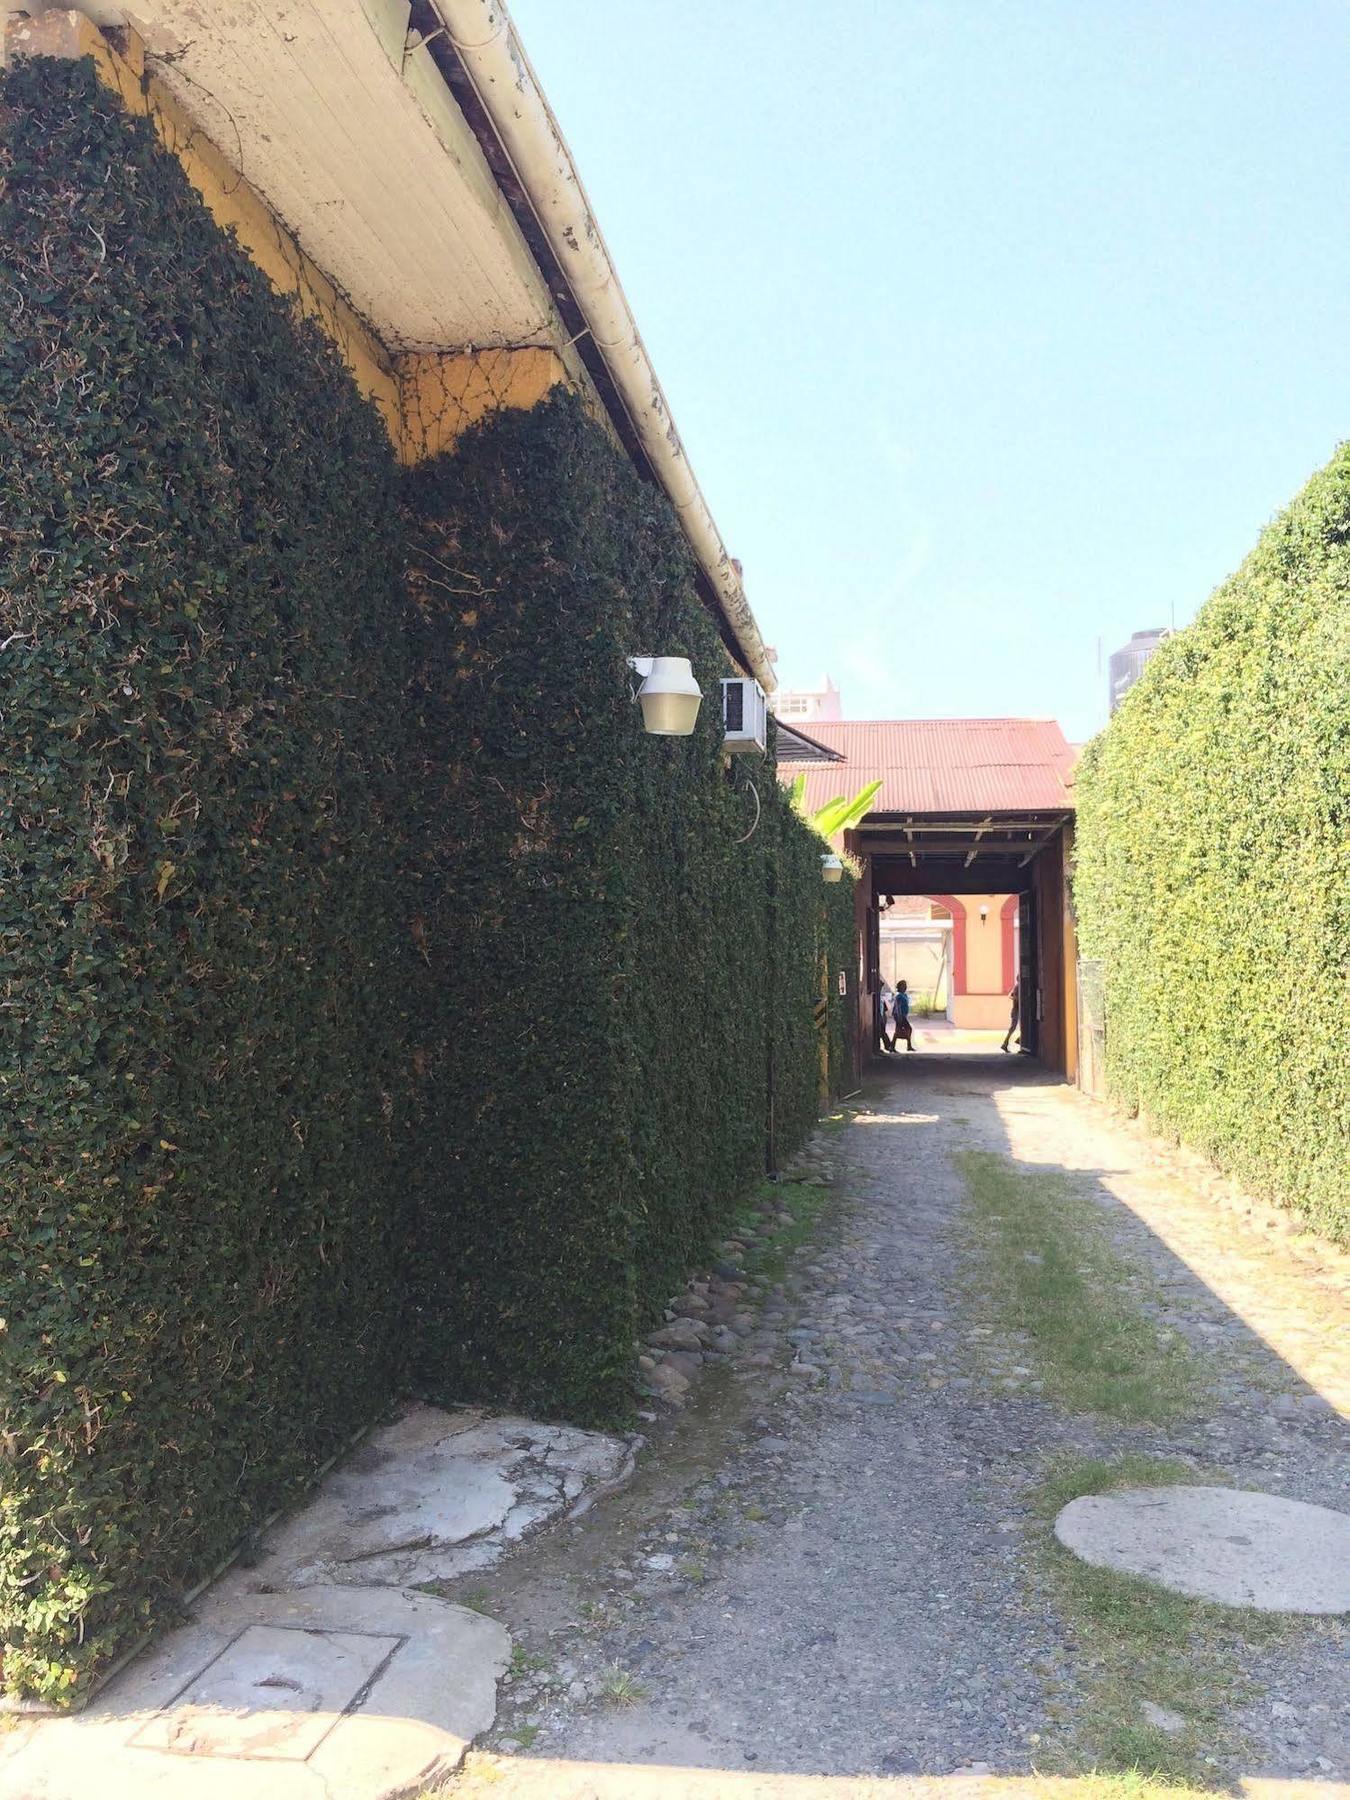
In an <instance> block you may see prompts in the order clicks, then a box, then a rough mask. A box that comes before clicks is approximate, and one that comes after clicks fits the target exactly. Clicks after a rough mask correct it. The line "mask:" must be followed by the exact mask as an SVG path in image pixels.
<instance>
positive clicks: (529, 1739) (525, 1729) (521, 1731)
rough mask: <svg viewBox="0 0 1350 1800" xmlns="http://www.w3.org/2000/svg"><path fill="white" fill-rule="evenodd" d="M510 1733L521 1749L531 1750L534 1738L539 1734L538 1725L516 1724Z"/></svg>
mask: <svg viewBox="0 0 1350 1800" xmlns="http://www.w3.org/2000/svg"><path fill="white" fill-rule="evenodd" d="M511 1735H512V1737H513V1738H514V1739H515V1740H516V1742H517V1743H518V1744H519V1745H520V1747H521V1749H522V1750H533V1749H534V1746H535V1740H536V1739H537V1738H538V1736H539V1727H538V1726H537V1725H517V1726H516V1728H515V1730H514V1731H513V1732H512V1733H511Z"/></svg>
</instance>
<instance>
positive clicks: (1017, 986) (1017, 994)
mask: <svg viewBox="0 0 1350 1800" xmlns="http://www.w3.org/2000/svg"><path fill="white" fill-rule="evenodd" d="M1021 991H1022V984H1021V982H1020V981H1014V983H1013V987H1012V993H1011V994H1009V995H1008V998H1009V1000H1011V1002H1012V1017H1011V1018H1010V1019H1009V1020H1008V1034H1007V1037H1005V1038H1004V1040H1003V1042H1002V1044H1000V1045H999V1048H1000V1049H1001V1050H1002V1051H1003V1054H1004V1055H1005V1056H1007V1055H1010V1054H1011V1052H1010V1051H1009V1049H1008V1040H1009V1038H1011V1037H1012V1034H1013V1033H1014V1031H1016V1030H1017V1024H1018V1020H1019V1019H1020V1018H1021V1016H1022V997H1021ZM1017 1041H1018V1043H1019V1044H1020V1043H1021V1041H1022V1040H1021V1034H1020V1033H1019V1034H1018V1040H1017Z"/></svg>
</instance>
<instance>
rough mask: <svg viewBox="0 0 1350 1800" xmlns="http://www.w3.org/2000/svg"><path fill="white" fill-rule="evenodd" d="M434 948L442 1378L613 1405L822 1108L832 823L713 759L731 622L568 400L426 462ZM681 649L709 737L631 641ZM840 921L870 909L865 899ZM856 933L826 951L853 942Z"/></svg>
mask: <svg viewBox="0 0 1350 1800" xmlns="http://www.w3.org/2000/svg"><path fill="white" fill-rule="evenodd" d="M409 508H410V513H411V515H412V520H413V524H412V527H411V531H410V541H411V543H412V555H411V576H410V578H411V583H412V587H413V591H414V594H415V596H416V600H417V617H418V620H419V647H418V655H417V670H418V675H417V683H418V695H419V701H418V719H419V727H420V729H419V742H420V743H421V745H422V755H423V758H424V761H423V776H424V782H423V787H422V792H423V794H424V796H425V812H424V816H423V818H422V820H421V822H420V824H419V827H418V830H417V832H416V833H415V839H416V842H417V844H418V848H419V854H420V857H421V859H422V860H421V863H420V867H419V873H418V877H417V883H418V893H419V896H420V897H419V900H418V905H419V907H420V908H421V911H422V915H423V917H424V920H425V925H424V931H423V935H424V941H425V944H426V954H427V957H428V960H429V965H430V968H431V972H432V981H431V983H430V988H429V993H430V996H431V1004H432V1007H433V1010H434V1015H435V1017H434V1020H433V1021H432V1022H431V1024H430V1025H429V1031H428V1036H429V1041H431V1042H432V1043H433V1045H434V1048H433V1058H434V1060H433V1062H432V1064H431V1066H430V1068H429V1070H428V1089H429V1092H430V1093H431V1094H432V1095H434V1104H435V1105H436V1106H437V1107H438V1108H442V1109H444V1114H445V1121H446V1123H445V1130H444V1134H443V1135H444V1138H445V1141H446V1142H447V1144H450V1143H452V1144H453V1147H452V1148H451V1149H450V1151H449V1163H448V1166H447V1167H446V1168H445V1169H444V1170H441V1171H438V1172H437V1175H436V1191H435V1193H434V1194H433V1195H432V1197H431V1199H430V1203H429V1204H428V1206H427V1207H426V1209H425V1212H424V1217H425V1220H426V1224H427V1238H426V1243H425V1248H424V1252H423V1255H422V1257H421V1258H420V1266H421V1269H422V1272H423V1275H424V1278H425V1280H424V1287H423V1297H424V1308H425V1312H424V1330H423V1333H422V1340H421V1347H422V1355H423V1363H422V1365H421V1366H422V1369H423V1380H424V1382H425V1384H426V1386H427V1388H428V1390H429V1391H433V1392H435V1393H437V1394H439V1395H441V1396H442V1397H445V1398H449V1397H451V1396H460V1397H463V1396H466V1395H467V1396H470V1397H483V1396H498V1397H499V1396H501V1395H502V1394H503V1393H505V1394H506V1395H508V1396H509V1397H510V1399H511V1400H512V1401H513V1403H516V1404H519V1405H522V1406H535V1407H544V1408H547V1407H549V1406H550V1405H552V1406H555V1407H556V1406H557V1404H558V1403H559V1399H560V1397H561V1398H562V1399H564V1400H565V1403H566V1406H567V1409H568V1411H569V1414H570V1416H572V1417H576V1418H582V1419H603V1418H607V1417H613V1416H614V1412H615V1409H616V1407H618V1406H619V1405H620V1404H621V1402H622V1397H623V1395H624V1392H625V1390H626V1385H627V1383H628V1381H629V1379H630V1374H629V1371H630V1369H631V1364H632V1355H633V1340H634V1338H635V1336H636V1334H637V1332H638V1330H639V1328H640V1327H641V1325H642V1324H643V1323H644V1322H646V1321H648V1320H649V1319H650V1318H652V1317H653V1316H654V1315H655V1313H656V1312H657V1309H659V1307H660V1306H661V1305H662V1304H663V1303H664V1301H665V1300H666V1299H667V1298H668V1296H669V1295H670V1293H671V1292H672V1291H673V1290H674V1289H675V1287H676V1286H677V1285H678V1284H679V1281H680V1279H681V1277H682V1273H683V1271H684V1270H686V1269H687V1268H688V1266H689V1264H690V1262H691V1261H692V1260H693V1258H694V1257H696V1256H697V1255H698V1254H699V1253H700V1251H701V1250H703V1249H704V1248H705V1247H706V1245H707V1243H708V1241H709V1239H710V1237H711V1236H712V1234H713V1233H714V1231H715V1229H716V1227H717V1224H718V1221H719V1219H720V1218H721V1217H722V1216H723V1214H724V1212H725V1210H726V1208H727V1206H728V1205H729V1203H730V1202H731V1201H732V1200H733V1199H734V1198H735V1196H736V1195H737V1194H739V1193H741V1192H743V1191H744V1189H745V1188H746V1187H747V1186H748V1185H749V1184H750V1183H751V1182H753V1181H754V1180H756V1179H757V1178H758V1177H759V1176H760V1175H762V1173H763V1170H764V1165H765V1149H766V1134H767V1131H768V1126H769V1120H768V1109H769V1105H770V1098H771V1096H770V1094H769V1091H768V1086H767V1070H768V1067H769V1059H770V1054H771V1052H772V1053H773V1066H774V1069H775V1071H776V1080H775V1084H774V1093H773V1095H772V1100H773V1104H774V1107H775V1120H774V1124H775V1128H776V1135H777V1139H778V1148H779V1150H780V1152H781V1151H786V1150H790V1149H791V1148H793V1147H794V1146H795V1145H796V1144H798V1143H800V1141H801V1139H802V1137H803V1135H804V1134H805V1132H806V1131H807V1130H808V1129H809V1127H810V1125H811V1124H812V1123H813V1122H814V1119H815V1117H816V1099H817V1094H816V1084H817V1076H816V1066H817V1065H816V1033H815V1027H814V1025H813V1023H812V1007H813V1004H814V1002H815V1000H816V999H818V998H819V993H820V970H819V957H820V955H821V954H822V953H823V952H824V950H825V938H826V932H827V915H826V912H825V906H824V897H825V894H826V892H827V890H826V887H825V884H824V883H823V882H822V880H821V872H820V854H821V850H822V848H823V846H822V845H821V843H820V842H819V841H818V840H817V839H816V838H815V837H814V836H813V835H812V834H811V833H809V832H808V831H807V830H806V829H805V827H803V826H802V824H801V823H800V821H799V820H798V819H797V818H796V816H795V815H794V814H793V813H792V810H791V808H790V806H789V804H788V802H787V800H786V798H785V796H784V795H783V793H782V791H781V789H780V786H779V783H778V781H777V779H776V777H775V774H774V770H773V766H772V761H771V760H767V761H766V760H762V759H753V760H751V759H744V760H742V761H741V762H739V763H737V764H735V765H734V766H733V768H732V769H731V770H730V771H724V769H723V755H722V725H721V688H720V682H721V678H722V676H723V675H724V674H726V673H728V666H727V660H726V656H725V652H724V651H723V649H722V646H721V642H720V640H719V638H718V636H717V633H716V631H715V629H714V626H713V624H712V621H711V619H710V617H709V615H708V613H707V611H706V610H705V608H704V607H703V606H702V605H701V604H700V603H699V601H698V598H697V595H696V593H695V589H694V571H693V566H692V563H691V560H690V556H689V552H688V550H687V548H686V547H685V543H684V540H683V537H682V535H681V533H680V531H679V528H678V526H677V524H676V522H675V520H674V518H673V516H672V514H671V512H670V509H669V507H668V506H667V504H666V503H665V501H664V499H663V498H662V497H661V496H660V495H659V494H657V493H656V492H655V491H654V490H653V489H652V488H651V487H649V486H648V485H646V484H645V483H643V482H642V481H640V480H639V479H638V477H637V476H636V475H635V474H634V472H633V470H632V469H631V467H630V465H629V464H628V462H627V460H626V459H625V458H624V457H623V456H622V455H621V454H620V453H619V452H618V451H617V450H616V449H615V448H614V446H613V445H612V444H611V443H610V441H609V439H608V438H607V436H606V435H605V433H604V432H603V431H602V430H601V429H600V427H599V426H597V425H596V424H594V423H593V422H592V421H591V420H590V419H588V418H587V416H586V414H585V412H584V410H583V408H582V407H581V405H580V404H579V402H578V401H577V400H576V399H575V398H574V397H573V396H571V395H567V394H564V393H561V392H559V393H558V394H556V395H555V396H554V397H553V398H551V399H550V400H548V401H547V402H545V404H543V405H542V406H539V407H537V408H535V409H534V410H533V411H532V412H529V413H519V412H516V413H503V414H500V415H498V416H497V417H496V418H495V419H493V420H490V421H489V422H487V423H486V424H485V425H483V426H481V427H479V428H477V429H476V430H475V431H473V432H472V433H470V434H469V435H468V436H467V437H465V438H464V439H463V440H461V442H460V444H459V445H458V447H457V448H456V450H455V451H454V452H453V453H451V454H449V455H446V456H444V457H441V458H438V459H436V460H435V461H433V462H431V463H428V464H426V465H424V466H423V467H422V468H421V469H420V470H418V471H417V472H416V473H415V474H413V475H412V476H411V478H410V482H409ZM655 652H659V653H660V654H663V655H686V656H689V657H690V658H691V659H692V661H693V664H694V668H695V673H696V675H697V677H698V679H699V682H700V685H701V686H702V688H703V690H704V694H705V700H704V703H703V706H702V709H701V711H700V714H699V721H698V726H697V729H696V731H695V733H694V735H693V736H692V737H689V738H655V737H648V736H646V735H644V733H643V730H642V718H641V712H640V709H639V708H638V707H637V706H636V705H635V704H634V701H633V697H632V694H633V687H634V678H633V677H632V676H631V674H630V672H629V669H628V665H627V658H628V657H629V656H630V655H641V654H652V653H655ZM850 927H851V920H850ZM838 954H839V953H838V951H837V949H836V951H835V952H834V955H835V957H836V959H837V957H838Z"/></svg>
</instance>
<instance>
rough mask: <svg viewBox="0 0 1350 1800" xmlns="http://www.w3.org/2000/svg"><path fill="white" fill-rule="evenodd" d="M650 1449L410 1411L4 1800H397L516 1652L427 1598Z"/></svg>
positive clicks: (485, 1720) (38, 1741) (31, 1763)
mask: <svg viewBox="0 0 1350 1800" xmlns="http://www.w3.org/2000/svg"><path fill="white" fill-rule="evenodd" d="M635 1447H636V1446H635V1445H634V1444H632V1443H624V1442H621V1441H619V1440H617V1439H614V1438H609V1437H604V1436H601V1435H600V1434H598V1433H595V1432H585V1431H577V1430H573V1429H571V1428H569V1427H566V1426H556V1425H537V1424H533V1423H531V1422H530V1421H528V1420H524V1419H510V1418H491V1417H485V1416H484V1415H482V1414H480V1413H478V1412H474V1411H469V1410H465V1411H461V1412H457V1413H446V1412H442V1411H440V1410H438V1409H437V1408H435V1407H430V1406H411V1407H409V1408H407V1409H406V1410H405V1411H404V1412H403V1414H402V1415H401V1416H400V1417H399V1418H398V1419H396V1420H395V1421H394V1422H393V1423H392V1424H390V1425H387V1426H385V1427H383V1428H382V1429H380V1430H378V1431H375V1432H373V1433H372V1434H371V1435H370V1437H369V1438H368V1439H367V1440H366V1441H365V1442H364V1443H363V1444H361V1445H360V1447H359V1448H358V1449H357V1450H355V1451H354V1453H353V1454H352V1455H350V1456H349V1457H347V1458H346V1460H345V1461H344V1462H342V1463H341V1464H340V1465H339V1466H338V1467H337V1468H336V1469H334V1470H333V1472H332V1473H331V1474H330V1475H329V1476H328V1477H327V1479H326V1480H325V1481H324V1482H323V1483H322V1484H321V1486H320V1488H319V1490H318V1492H317V1494H316V1495H315V1496H314V1497H313V1498H312V1500H311V1501H310V1502H309V1504H308V1505H306V1506H304V1507H303V1508H301V1509H300V1510H299V1511H297V1512H296V1513H295V1514H293V1515H292V1516H291V1517H289V1518H287V1519H285V1520H283V1521H282V1522H281V1523H280V1524H279V1525H278V1526H277V1527H276V1528H275V1529H274V1530H272V1531H271V1532H270V1533H268V1534H267V1536H266V1537H265V1538H264V1540H263V1542H262V1544H261V1546H260V1549H259V1552H258V1554H257V1555H256V1557H255V1558H254V1559H253V1562H252V1564H251V1566H248V1567H245V1566H242V1565H237V1566H236V1567H234V1568H232V1569H231V1570H230V1571H229V1572H228V1573H227V1574H226V1575H225V1576H224V1577H223V1578H222V1579H221V1580H220V1581H218V1582H216V1583H215V1584H214V1585H213V1586H212V1587H210V1588H209V1589H208V1590H207V1591H206V1592H205V1593H204V1594H203V1595H202V1596H201V1597H200V1598H199V1599H198V1600H197V1601H196V1602H195V1604H194V1605H193V1606H192V1607H191V1609H190V1616H189V1619H188V1622H187V1623H186V1624H184V1625H183V1626H181V1627H180V1628H179V1629H177V1630H173V1631H169V1632H166V1633H165V1634H164V1635H163V1636H162V1637H161V1638H160V1639H159V1640H158V1641H157V1642H156V1643H155V1644H154V1645H152V1646H151V1647H150V1649H149V1650H147V1651H146V1652H145V1653H143V1654H142V1655H140V1656H139V1657H136V1658H135V1659H133V1660H132V1661H131V1662H130V1663H129V1664H128V1665H127V1667H126V1668H124V1669H123V1670H122V1671H121V1673H120V1674H118V1675H116V1676H115V1677H114V1678H113V1680H112V1681H110V1682H109V1683H108V1685H107V1686H106V1687H105V1688H104V1689H103V1690H102V1691H101V1692H100V1693H98V1694H97V1695H96V1696H95V1697H94V1700H93V1701H92V1703H91V1704H90V1705H89V1706H88V1707H87V1708H86V1709H85V1711H83V1712H82V1713H79V1714H77V1715H75V1716H73V1717H58V1718H48V1719H34V1718H29V1719H24V1720H21V1721H16V1722H15V1723H14V1724H13V1725H12V1727H11V1729H10V1730H9V1731H7V1732H6V1733H5V1734H4V1735H3V1736H0V1796H2V1797H3V1800H161V1797H162V1800H311V1797H312V1800H384V1797H385V1796H393V1795H399V1796H402V1795H404V1794H407V1793H409V1792H410V1791H412V1790H413V1789H415V1788H418V1787H421V1786H422V1785H423V1784H424V1783H428V1782H433V1781H436V1780H439V1779H440V1778H441V1777H443V1776H444V1775H446V1774H447V1773H448V1772H449V1771H451V1770H452V1769H454V1768H456V1767H458V1765H459V1762H460V1760H461V1759H462V1757H463V1754H464V1751H465V1748H466V1747H467V1745H468V1744H469V1742H470V1741H471V1740H472V1739H473V1738H474V1737H476V1736H477V1735H478V1734H479V1733H481V1732H483V1731H485V1730H486V1729H487V1728H488V1726H490V1725H491V1723H492V1719H493V1715H494V1712H495V1709H496V1689H497V1682H498V1679H499V1678H500V1676H501V1675H502V1673H503V1671H504V1670H505V1669H506V1667H507V1663H508V1659H509V1657H510V1653H511V1641H510V1638H509V1636H508V1634H507V1632H506V1630H505V1629H504V1628H503V1627H502V1626H501V1625H500V1624H498V1623H497V1622H496V1621H494V1620H492V1619H489V1618H486V1617H484V1616H483V1615H482V1614H481V1613H479V1612H476V1611H473V1610H471V1609H470V1608H467V1607H464V1606H459V1605H456V1604H454V1603H453V1602H451V1601H448V1600H445V1599H443V1598H440V1597H438V1596H435V1595H430V1594H427V1593H425V1592H415V1591H411V1590H412V1588H413V1586H414V1585H415V1584H419V1585H420V1584H423V1583H426V1582H428V1581H431V1580H433V1579H435V1578H443V1577H445V1576H447V1575H455V1574H463V1573H464V1572H465V1571H467V1570H477V1569H484V1568H487V1567H490V1566H491V1565H492V1563H494V1562H495V1561H496V1560H497V1559H498V1558H500V1557H501V1556H502V1555H503V1553H504V1551H505V1550H506V1549H507V1548H508V1547H509V1546H511V1545H513V1544H516V1543H519V1542H520V1541H521V1539H523V1538H524V1537H525V1536H526V1534H527V1533H529V1532H531V1531H533V1530H535V1529H536V1528H537V1527H539V1526H541V1525H544V1524H546V1523H548V1522H550V1521H556V1520H559V1519H561V1518H563V1517H566V1516H568V1515H569V1514H570V1515H572V1516H576V1515H577V1514H578V1513H579V1512H580V1511H581V1510H582V1509H584V1507H585V1506H586V1505H587V1504H588V1503H589V1502H590V1501H591V1500H592V1499H593V1498H594V1497H595V1496H596V1495H597V1494H599V1493H601V1492H603V1491H606V1490H608V1489H609V1488H611V1487H613V1486H616V1485H621V1484H622V1482H623V1481H624V1480H625V1479H626V1478H627V1476H628V1475H629V1474H630V1473H631V1470H632V1464H633V1454H634V1450H635Z"/></svg>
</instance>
